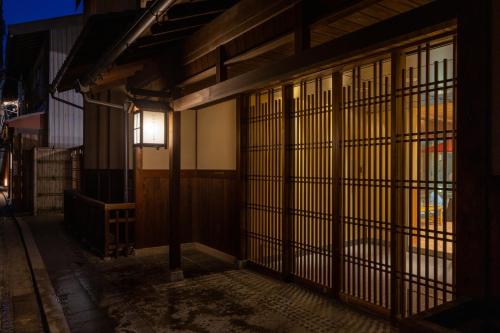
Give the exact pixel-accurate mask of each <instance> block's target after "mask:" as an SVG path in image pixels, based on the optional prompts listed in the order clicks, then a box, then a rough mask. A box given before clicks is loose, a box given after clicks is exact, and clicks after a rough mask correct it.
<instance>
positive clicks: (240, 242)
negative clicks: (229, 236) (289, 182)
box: [235, 95, 247, 268]
mask: <svg viewBox="0 0 500 333" xmlns="http://www.w3.org/2000/svg"><path fill="white" fill-rule="evenodd" d="M246 109H247V106H246V96H244V95H238V96H237V98H236V169H237V172H238V186H237V188H238V191H237V194H238V209H239V211H238V212H239V217H240V220H239V224H238V229H237V233H236V235H235V237H236V239H237V242H236V243H237V249H236V251H237V252H236V253H237V258H236V259H237V263H236V266H237V267H238V268H242V267H243V265H244V260H245V259H246V257H247V254H246V234H245V233H246V212H245V202H246V182H245V171H246V163H247V162H246V158H247V155H246V154H243V153H242V147H244V146H246V144H247V129H246V125H245V124H244V123H243V122H244V121H243V119H244V116H243V115H244V114H245V112H246Z"/></svg>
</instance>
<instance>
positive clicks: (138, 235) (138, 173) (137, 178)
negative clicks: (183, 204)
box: [134, 147, 145, 248]
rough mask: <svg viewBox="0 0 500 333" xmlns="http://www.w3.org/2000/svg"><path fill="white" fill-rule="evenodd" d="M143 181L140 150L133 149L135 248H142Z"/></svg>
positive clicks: (138, 148) (137, 148)
mask: <svg viewBox="0 0 500 333" xmlns="http://www.w3.org/2000/svg"><path fill="white" fill-rule="evenodd" d="M143 182H144V179H143V177H142V148H140V147H134V186H135V191H134V195H135V207H136V209H135V212H136V223H135V225H134V233H135V246H136V248H142V247H144V244H145V242H144V238H145V236H144V184H143Z"/></svg>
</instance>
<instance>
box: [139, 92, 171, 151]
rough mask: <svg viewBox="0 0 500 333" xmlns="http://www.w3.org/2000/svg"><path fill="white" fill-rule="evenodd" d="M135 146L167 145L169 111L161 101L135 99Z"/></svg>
mask: <svg viewBox="0 0 500 333" xmlns="http://www.w3.org/2000/svg"><path fill="white" fill-rule="evenodd" d="M134 104H135V108H134V146H139V147H165V146H166V145H167V112H166V108H165V107H164V106H163V105H161V103H159V102H150V101H134Z"/></svg>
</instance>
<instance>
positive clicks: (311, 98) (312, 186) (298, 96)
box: [288, 76, 334, 289]
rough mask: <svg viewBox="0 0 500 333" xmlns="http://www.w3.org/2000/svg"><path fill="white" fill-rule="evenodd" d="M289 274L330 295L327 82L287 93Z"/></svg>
mask: <svg viewBox="0 0 500 333" xmlns="http://www.w3.org/2000/svg"><path fill="white" fill-rule="evenodd" d="M289 117H290V120H289V124H290V133H289V138H290V146H289V158H288V161H290V163H289V164H290V168H291V171H290V179H289V183H290V186H289V188H290V191H291V193H292V194H291V198H292V200H291V203H290V205H291V209H290V212H289V213H290V223H291V225H292V228H293V232H292V237H291V247H292V256H293V257H292V269H291V273H292V274H293V275H294V276H296V277H298V278H300V279H302V280H305V281H308V282H312V283H313V284H315V285H319V286H321V287H323V288H328V289H331V288H333V285H332V278H333V276H332V274H333V240H332V231H333V163H334V157H333V112H332V77H331V76H325V77H320V78H317V79H315V80H309V81H302V82H300V83H299V84H296V85H295V86H294V87H293V104H292V108H291V112H290V115H289Z"/></svg>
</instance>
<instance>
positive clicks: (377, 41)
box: [173, 0, 457, 111]
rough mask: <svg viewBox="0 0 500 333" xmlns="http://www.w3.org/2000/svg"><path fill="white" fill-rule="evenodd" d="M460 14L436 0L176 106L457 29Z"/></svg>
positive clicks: (190, 106) (193, 104)
mask: <svg viewBox="0 0 500 333" xmlns="http://www.w3.org/2000/svg"><path fill="white" fill-rule="evenodd" d="M456 16H457V12H456V6H454V5H453V3H452V2H450V1H446V0H440V1H434V2H431V3H430V4H427V5H424V6H422V7H419V8H417V9H414V10H412V11H409V12H406V13H403V14H400V15H397V16H395V17H392V18H390V19H388V20H385V21H382V22H379V23H376V24H374V25H372V26H368V27H365V28H362V29H360V30H357V31H355V32H352V33H350V34H347V35H344V36H342V37H339V38H337V39H334V40H332V41H329V42H327V43H324V44H322V45H320V46H317V47H314V48H311V49H309V50H305V51H303V52H302V53H301V54H296V55H293V56H290V57H287V58H286V59H283V60H280V61H278V62H275V63H272V64H270V65H267V66H262V67H259V68H257V69H255V70H252V71H250V72H247V73H244V74H241V75H238V76H236V77H234V78H230V79H228V80H227V81H223V82H220V83H217V84H214V85H212V86H210V87H208V88H205V89H201V90H199V91H197V92H194V93H191V94H188V95H186V96H183V97H181V98H178V99H176V100H175V101H174V102H173V107H174V110H176V111H182V110H188V109H194V108H199V107H201V106H204V105H207V104H210V103H214V102H216V101H218V100H223V99H225V98H229V97H231V96H234V95H236V94H239V93H243V92H247V91H251V90H254V89H257V88H260V87H262V86H267V85H271V84H278V83H280V82H283V81H284V80H289V79H290V78H293V77H294V76H297V75H303V74H306V73H307V72H310V71H318V70H321V69H322V68H325V67H328V66H332V65H333V64H336V63H337V64H339V63H341V62H343V61H346V59H353V58H356V57H358V58H360V57H366V56H367V55H369V54H376V53H377V52H382V51H387V49H389V48H393V47H395V46H397V45H401V44H403V43H409V42H411V41H412V40H414V39H415V38H421V37H422V36H425V35H431V34H432V35H435V34H439V33H443V32H444V31H447V30H450V29H454V24H455V20H456ZM394 27H398V28H397V29H395V28H394Z"/></svg>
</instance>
